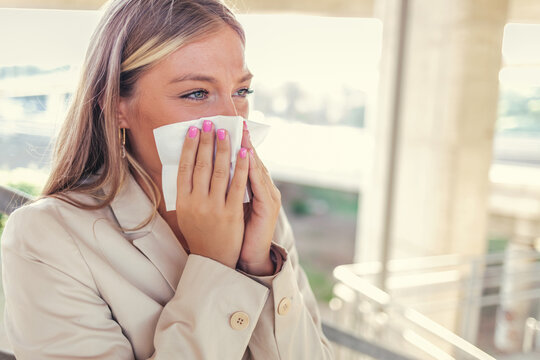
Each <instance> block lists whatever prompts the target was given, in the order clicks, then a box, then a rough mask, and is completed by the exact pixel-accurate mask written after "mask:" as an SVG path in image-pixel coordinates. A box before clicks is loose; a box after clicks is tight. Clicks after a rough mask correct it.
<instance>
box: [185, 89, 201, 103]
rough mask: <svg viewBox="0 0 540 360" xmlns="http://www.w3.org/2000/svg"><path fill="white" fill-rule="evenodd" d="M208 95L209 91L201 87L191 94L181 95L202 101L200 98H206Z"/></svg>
mask: <svg viewBox="0 0 540 360" xmlns="http://www.w3.org/2000/svg"><path fill="white" fill-rule="evenodd" d="M207 96H208V91H206V90H202V89H201V90H196V91H192V92H190V93H189V94H185V95H182V96H180V97H181V98H182V99H188V100H195V101H200V100H204V99H206V97H207Z"/></svg>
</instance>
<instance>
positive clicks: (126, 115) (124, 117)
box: [119, 26, 252, 179]
mask: <svg viewBox="0 0 540 360" xmlns="http://www.w3.org/2000/svg"><path fill="white" fill-rule="evenodd" d="M251 77H252V75H251V74H250V72H249V70H248V69H247V67H246V64H245V61H244V45H243V43H242V41H241V39H240V37H239V35H238V34H237V33H236V32H235V31H234V30H233V29H232V28H230V27H229V26H224V27H223V28H222V29H220V30H219V31H218V32H217V33H213V34H211V35H209V36H207V37H204V38H202V39H201V40H199V41H195V42H193V43H190V44H188V45H186V46H183V47H182V48H180V49H179V50H177V51H176V52H174V53H172V54H171V55H169V56H168V57H167V58H165V59H164V60H163V61H161V62H159V63H157V64H156V65H155V66H153V67H152V68H150V69H149V70H148V71H146V72H144V73H143V74H142V76H141V77H140V78H139V80H138V81H137V83H136V84H135V89H134V90H135V91H134V93H133V95H132V96H131V97H129V98H122V99H121V101H120V105H119V126H120V127H125V128H127V129H129V131H128V134H129V142H130V146H131V150H132V154H133V156H135V158H136V159H137V160H138V161H139V162H140V163H141V165H142V166H143V167H144V169H145V170H146V171H147V172H149V174H150V175H151V176H152V178H154V179H160V177H161V163H160V161H159V156H158V153H157V149H156V144H155V141H154V135H153V132H152V130H153V129H155V128H157V127H160V126H162V125H167V124H172V123H176V122H181V121H188V120H194V119H198V118H201V117H207V116H214V115H240V116H243V117H244V118H247V116H248V112H249V106H248V101H247V98H246V96H247V94H248V90H249V86H250V83H251Z"/></svg>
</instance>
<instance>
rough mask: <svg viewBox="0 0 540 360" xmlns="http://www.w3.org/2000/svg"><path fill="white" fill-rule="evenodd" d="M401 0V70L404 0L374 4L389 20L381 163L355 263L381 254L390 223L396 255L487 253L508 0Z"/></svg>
mask: <svg viewBox="0 0 540 360" xmlns="http://www.w3.org/2000/svg"><path fill="white" fill-rule="evenodd" d="M404 2H405V3H408V10H407V14H406V28H405V29H404V31H405V39H404V40H405V44H404V48H403V58H402V63H401V67H400V66H398V65H399V64H398V63H396V61H399V60H400V59H397V58H396V57H397V56H398V55H399V54H398V52H399V51H398V47H397V45H396V42H397V41H398V38H399V36H402V35H403V34H401V33H400V32H398V31H396V27H397V26H398V24H399V23H400V14H399V11H398V10H399V7H400V4H401V3H402V1H401V0H379V1H377V2H376V4H375V11H376V16H378V17H380V18H381V19H382V20H383V24H384V25H383V26H384V35H383V58H382V65H381V82H380V89H379V105H378V106H379V109H378V114H377V116H376V117H375V121H373V122H372V123H371V124H369V123H368V126H370V125H372V126H371V130H372V131H373V133H374V134H375V141H374V149H373V150H374V152H373V154H374V159H373V167H372V171H371V172H367V173H368V174H372V176H371V179H367V180H368V181H367V183H368V185H367V188H366V190H365V191H364V200H365V201H364V203H363V205H362V214H361V218H360V219H359V220H360V223H361V226H360V231H359V233H358V242H357V245H358V246H357V253H356V260H358V261H365V260H380V259H381V257H382V250H381V247H382V244H383V243H384V241H385V239H384V238H383V237H384V234H385V231H384V228H385V227H387V228H388V231H387V235H388V238H389V242H388V244H389V246H390V256H389V257H390V258H405V257H416V256H428V255H439V254H448V253H459V254H464V255H465V254H466V255H473V254H474V255H476V254H482V253H483V252H484V250H485V247H486V238H485V233H486V219H487V212H486V205H487V193H488V185H489V182H488V170H489V167H490V163H491V152H492V139H493V132H494V124H495V120H496V113H497V103H498V73H499V69H500V66H501V46H502V36H503V28H504V25H505V23H506V16H507V8H508V0H475V1H470V0H452V1H447V0H411V1H404ZM400 71H401V72H402V73H401V75H402V81H401V82H400V83H399V84H397V83H396V76H398V73H399V72H400ZM396 84H397V85H396ZM396 86H399V87H400V89H399V90H400V91H399V93H398V94H399V95H396V92H395V90H396V88H395V87H396ZM396 96H397V100H398V101H396ZM396 107H397V108H398V110H399V111H398V112H397V113H395V112H394V110H395V108H396ZM396 116H397V120H398V121H397V125H398V126H397V133H396V138H395V139H392V137H391V136H390V135H389V134H391V131H392V129H394V130H396V128H395V127H394V128H393V127H392V123H393V122H394V121H395V120H396ZM392 145H394V146H395V151H394V153H395V162H394V164H391V163H390V160H389V159H391V156H390V155H391V146H392ZM392 173H393V176H392V177H390V178H389V176H390V174H392ZM385 184H390V185H389V187H388V189H385V188H384V185H385ZM389 189H390V190H391V191H388V190H389ZM389 192H391V194H390V195H389ZM389 196H390V198H389ZM385 203H388V204H389V206H388V208H387V209H385V207H384V204H385Z"/></svg>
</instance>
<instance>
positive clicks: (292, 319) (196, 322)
mask: <svg viewBox="0 0 540 360" xmlns="http://www.w3.org/2000/svg"><path fill="white" fill-rule="evenodd" d="M77 196H80V197H79V199H85V198H84V197H83V195H80V194H79V195H77ZM151 211H152V206H151V203H150V201H149V200H148V198H147V197H146V195H145V194H144V192H143V191H142V189H141V188H140V186H139V185H138V184H137V183H136V182H135V180H134V179H133V177H131V176H129V177H128V179H127V180H126V182H125V185H124V186H123V187H122V189H121V191H120V193H119V194H118V195H117V197H116V198H115V200H114V201H113V202H112V203H111V205H110V206H108V207H105V208H103V209H100V210H82V209H78V208H76V207H74V206H71V205H69V204H67V203H65V202H63V201H61V200H57V199H52V198H46V199H41V200H39V201H37V202H35V203H33V204H31V205H27V206H24V207H23V208H20V209H18V210H17V211H15V212H14V213H13V214H12V215H11V216H10V217H9V219H8V221H7V224H6V227H5V230H4V234H3V236H2V277H3V284H4V292H5V296H6V308H5V326H6V332H7V336H8V339H9V341H10V342H11V345H12V347H13V350H14V352H15V355H16V357H17V359H19V360H26V359H28V360H36V359H149V358H150V359H220V360H222V359H265V360H266V359H294V360H298V359H309V360H314V359H330V358H332V352H331V348H330V344H329V342H328V340H327V339H326V338H325V337H324V335H323V333H322V331H321V323H320V317H319V312H318V310H317V304H316V302H315V299H314V296H313V293H312V291H311V289H310V287H309V284H308V281H307V279H306V275H305V273H304V271H303V270H302V269H301V268H300V267H299V265H298V254H297V251H296V248H295V245H294V238H293V234H292V232H291V227H290V225H289V223H288V220H287V218H286V216H285V213H284V212H283V209H281V212H280V216H279V220H278V224H277V227H276V231H275V235H274V239H273V245H272V246H273V247H274V249H277V250H278V253H279V254H281V255H282V260H283V265H282V267H281V270H280V271H279V272H278V273H277V274H276V275H273V276H266V277H256V276H250V275H247V274H245V273H243V272H241V271H238V270H233V269H231V268H228V267H226V266H224V265H222V264H221V263H218V262H216V261H214V260H211V259H209V258H205V257H202V256H198V255H193V254H191V255H189V256H188V255H187V254H186V252H185V251H184V249H183V247H182V246H181V245H180V243H179V242H178V241H177V239H176V237H175V236H174V234H173V232H172V231H171V229H170V227H169V226H168V225H167V223H166V222H165V221H164V220H163V218H162V217H161V216H159V215H157V216H156V217H155V219H154V220H153V221H152V222H151V223H150V224H148V225H147V226H145V227H144V228H142V229H140V230H137V231H125V232H123V231H121V230H120V228H119V225H121V226H122V227H123V228H133V227H135V226H136V225H138V224H140V223H141V222H142V221H143V220H144V219H146V218H147V216H148V215H149V214H150V213H151ZM216 241H219V239H216Z"/></svg>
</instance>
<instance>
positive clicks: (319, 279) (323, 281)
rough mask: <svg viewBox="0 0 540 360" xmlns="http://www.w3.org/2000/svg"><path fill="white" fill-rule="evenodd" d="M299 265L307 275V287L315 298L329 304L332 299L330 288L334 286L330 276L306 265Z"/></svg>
mask: <svg viewBox="0 0 540 360" xmlns="http://www.w3.org/2000/svg"><path fill="white" fill-rule="evenodd" d="M300 265H301V266H302V268H303V269H304V271H305V273H306V275H307V278H308V280H309V285H310V286H311V289H312V290H313V294H314V295H315V298H316V299H317V300H318V301H321V302H326V303H328V302H330V299H332V288H333V285H334V281H333V279H332V275H331V274H327V273H325V272H323V271H320V270H318V269H316V268H315V267H314V266H312V265H310V264H307V263H301V264H300Z"/></svg>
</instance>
